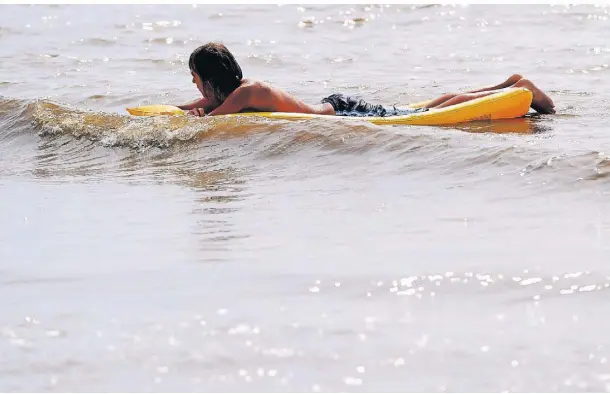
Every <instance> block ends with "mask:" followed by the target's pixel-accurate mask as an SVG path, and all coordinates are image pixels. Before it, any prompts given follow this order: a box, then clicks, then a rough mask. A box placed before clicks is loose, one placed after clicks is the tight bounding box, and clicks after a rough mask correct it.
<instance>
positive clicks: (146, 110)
mask: <svg viewBox="0 0 610 394" xmlns="http://www.w3.org/2000/svg"><path fill="white" fill-rule="evenodd" d="M532 98H533V94H532V92H530V91H529V90H527V89H524V88H510V89H506V90H504V91H502V92H499V93H495V94H491V95H489V96H486V97H481V98H478V99H475V100H471V101H467V102H465V103H461V104H456V105H452V106H450V107H445V108H441V109H431V110H429V111H426V112H418V113H414V114H409V115H401V116H384V117H380V116H371V117H359V116H335V115H313V114H301V113H292V112H243V113H238V114H230V115H220V116H226V117H232V118H234V117H246V116H257V117H263V118H266V119H281V120H307V119H326V118H332V119H341V120H346V121H355V120H358V121H368V122H371V123H374V124H378V125H430V126H434V125H450V124H456V123H465V122H473V121H480V120H497V119H514V118H520V117H522V116H524V115H525V114H527V112H528V111H529V107H530V105H531V103H532ZM426 102H427V101H423V102H420V103H414V104H411V105H409V106H408V107H410V108H421V107H423V106H424V105H426ZM127 112H129V113H130V114H131V115H135V116H160V115H170V116H180V115H184V114H185V112H184V111H182V110H181V109H180V108H178V107H174V106H172V105H148V106H143V107H136V108H127Z"/></svg>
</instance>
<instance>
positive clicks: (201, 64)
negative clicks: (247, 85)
mask: <svg viewBox="0 0 610 394" xmlns="http://www.w3.org/2000/svg"><path fill="white" fill-rule="evenodd" d="M189 68H190V69H191V70H192V71H194V72H195V73H197V75H199V78H201V82H202V83H205V82H207V83H208V84H209V85H210V86H211V88H212V91H213V92H214V96H215V98H216V99H217V100H218V101H219V102H223V101H224V100H225V99H226V98H227V96H228V95H229V94H231V93H232V92H233V91H234V90H235V89H237V88H238V87H239V85H240V84H241V80H242V78H243V74H242V72H241V67H239V64H238V63H237V60H235V58H234V57H233V55H232V54H231V52H229V50H228V49H227V47H226V46H224V45H223V44H220V43H216V42H211V43H208V44H205V45H202V46H200V47H199V48H197V49H195V50H194V51H193V53H191V57H190V59H189Z"/></svg>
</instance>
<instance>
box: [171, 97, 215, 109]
mask: <svg viewBox="0 0 610 394" xmlns="http://www.w3.org/2000/svg"><path fill="white" fill-rule="evenodd" d="M209 104H210V103H209V101H208V99H207V98H205V97H202V98H200V99H197V100H194V101H191V102H190V103H188V104H184V105H177V106H176V107H178V108H180V109H181V110H184V111H188V110H190V109H193V108H204V109H207V107H208V106H209Z"/></svg>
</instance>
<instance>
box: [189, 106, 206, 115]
mask: <svg viewBox="0 0 610 394" xmlns="http://www.w3.org/2000/svg"><path fill="white" fill-rule="evenodd" d="M189 115H195V116H205V111H204V110H203V108H193V109H192V110H190V111H189Z"/></svg>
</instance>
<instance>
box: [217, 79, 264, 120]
mask: <svg viewBox="0 0 610 394" xmlns="http://www.w3.org/2000/svg"><path fill="white" fill-rule="evenodd" d="M256 89H257V87H256V86H240V87H238V88H237V89H235V91H234V92H233V93H231V94H230V95H229V97H227V99H226V100H225V101H224V102H223V103H222V104H220V105H219V106H218V107H217V108H216V109H215V110H213V111H212V112H210V113H209V114H208V115H209V116H214V115H227V114H236V113H238V112H240V111H241V110H243V109H245V108H249V107H251V106H252V103H251V101H252V97H253V96H254V95H256V92H254V90H256Z"/></svg>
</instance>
